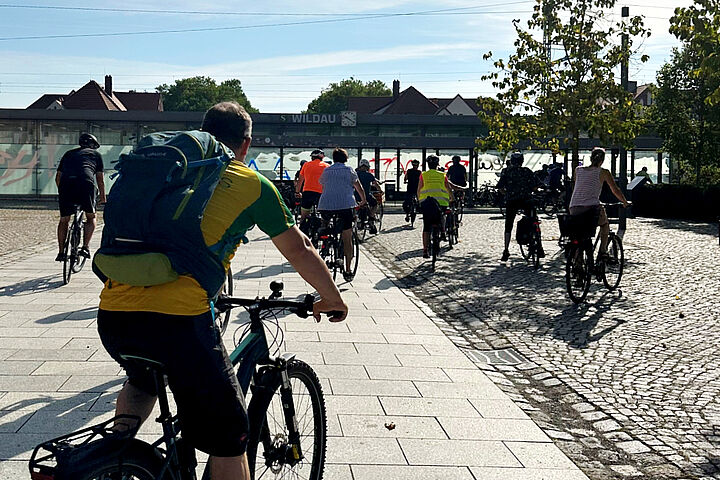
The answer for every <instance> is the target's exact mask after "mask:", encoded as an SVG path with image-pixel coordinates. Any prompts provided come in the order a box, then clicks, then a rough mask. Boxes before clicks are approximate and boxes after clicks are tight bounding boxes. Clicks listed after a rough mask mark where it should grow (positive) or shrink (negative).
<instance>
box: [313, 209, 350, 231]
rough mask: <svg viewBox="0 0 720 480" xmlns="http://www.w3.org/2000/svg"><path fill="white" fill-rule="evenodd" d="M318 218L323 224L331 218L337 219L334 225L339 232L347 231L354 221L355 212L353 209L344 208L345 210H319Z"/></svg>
mask: <svg viewBox="0 0 720 480" xmlns="http://www.w3.org/2000/svg"><path fill="white" fill-rule="evenodd" d="M320 216H322V219H323V221H324V222H325V223H327V222H328V221H329V220H330V219H331V218H332V217H333V216H337V217H338V223H337V224H336V226H337V227H339V228H340V230H349V229H351V228H352V226H353V221H354V220H355V212H354V209H353V208H346V209H345V210H320Z"/></svg>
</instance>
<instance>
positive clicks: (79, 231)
mask: <svg viewBox="0 0 720 480" xmlns="http://www.w3.org/2000/svg"><path fill="white" fill-rule="evenodd" d="M82 217H83V214H82V213H80V215H79V216H77V218H76V219H75V220H74V221H73V223H74V224H75V227H74V228H73V236H72V240H71V248H72V252H73V255H72V258H73V263H72V273H80V271H81V270H82V269H83V267H84V266H85V260H86V258H85V257H83V256H82V255H79V254H78V251H79V249H80V242H81V241H82V239H83V233H84V227H83V221H82Z"/></svg>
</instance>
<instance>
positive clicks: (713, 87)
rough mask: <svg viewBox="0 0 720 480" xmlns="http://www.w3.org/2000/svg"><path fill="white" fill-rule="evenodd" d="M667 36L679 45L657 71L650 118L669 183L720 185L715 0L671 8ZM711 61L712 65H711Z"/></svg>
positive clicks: (719, 21) (719, 41)
mask: <svg viewBox="0 0 720 480" xmlns="http://www.w3.org/2000/svg"><path fill="white" fill-rule="evenodd" d="M670 32H671V33H673V34H674V35H675V36H676V37H677V38H678V39H679V40H681V41H682V46H681V47H680V48H679V49H675V50H674V51H673V56H672V58H671V59H670V61H669V62H668V63H666V64H665V65H664V66H663V67H662V68H661V69H660V71H659V72H658V75H657V84H658V85H657V88H655V89H654V91H653V94H654V102H653V106H652V108H651V110H650V117H651V119H652V122H653V123H654V124H655V128H656V130H657V132H658V134H659V135H660V137H662V139H663V149H664V150H665V151H667V152H669V153H670V155H671V157H672V158H673V159H674V161H675V165H676V166H677V167H676V172H675V175H674V179H676V180H679V181H680V182H683V183H695V184H698V185H700V184H713V183H717V182H720V175H719V174H718V172H720V170H719V169H720V158H718V156H717V152H718V150H720V101H718V100H720V68H718V67H720V65H716V64H715V63H716V62H717V59H718V58H719V57H720V13H718V2H717V0H715V1H712V0H696V4H695V5H693V6H690V7H688V8H677V9H675V15H674V16H673V17H672V18H671V27H670ZM713 62H715V63H713Z"/></svg>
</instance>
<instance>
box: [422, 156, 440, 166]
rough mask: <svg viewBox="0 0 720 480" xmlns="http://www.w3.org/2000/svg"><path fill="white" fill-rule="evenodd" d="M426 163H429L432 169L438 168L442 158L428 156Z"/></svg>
mask: <svg viewBox="0 0 720 480" xmlns="http://www.w3.org/2000/svg"><path fill="white" fill-rule="evenodd" d="M425 163H427V165H428V167H430V168H437V166H438V165H439V164H440V158H438V156H437V155H428V156H427V158H426V159H425Z"/></svg>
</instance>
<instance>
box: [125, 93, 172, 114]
mask: <svg viewBox="0 0 720 480" xmlns="http://www.w3.org/2000/svg"><path fill="white" fill-rule="evenodd" d="M113 93H114V94H115V96H116V97H117V98H118V99H119V100H120V101H121V102H122V104H123V105H125V108H127V109H128V110H149V111H153V112H162V111H163V104H162V95H161V94H159V93H157V92H113Z"/></svg>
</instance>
